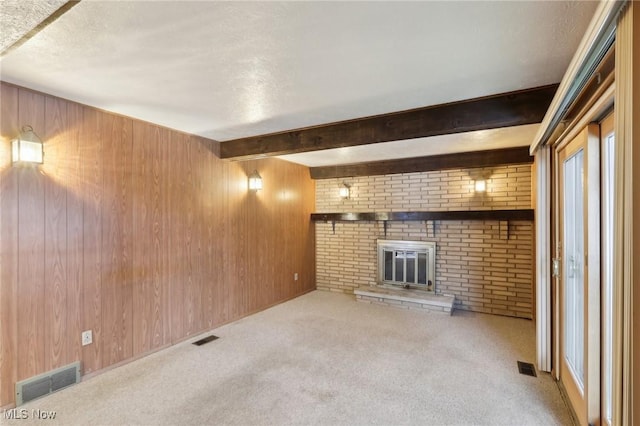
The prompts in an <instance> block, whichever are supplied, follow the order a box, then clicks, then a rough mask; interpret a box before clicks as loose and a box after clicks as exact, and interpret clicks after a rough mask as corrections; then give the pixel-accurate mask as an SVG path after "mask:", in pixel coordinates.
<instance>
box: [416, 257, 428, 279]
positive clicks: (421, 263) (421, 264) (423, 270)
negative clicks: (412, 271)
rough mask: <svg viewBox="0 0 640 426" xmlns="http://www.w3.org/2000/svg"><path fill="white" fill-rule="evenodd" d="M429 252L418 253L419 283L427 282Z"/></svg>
mask: <svg viewBox="0 0 640 426" xmlns="http://www.w3.org/2000/svg"><path fill="white" fill-rule="evenodd" d="M427 268H428V265H427V253H418V284H426V283H427Z"/></svg>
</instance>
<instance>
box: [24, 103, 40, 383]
mask: <svg viewBox="0 0 640 426" xmlns="http://www.w3.org/2000/svg"><path fill="white" fill-rule="evenodd" d="M44 117H45V113H44V96H42V95H39V94H36V93H33V92H30V91H27V90H20V91H19V94H18V119H19V122H20V123H21V126H22V125H30V126H31V127H33V129H34V130H35V132H36V133H39V134H40V135H42V133H43V132H44V129H45V118H44ZM44 187H45V177H44V176H43V175H42V174H41V173H40V172H39V170H38V168H37V167H35V166H32V165H27V166H22V167H21V168H20V170H19V173H18V190H19V194H18V215H19V220H18V239H19V240H18V280H19V284H18V306H20V309H19V310H18V341H19V342H20V344H19V345H18V380H22V379H25V378H27V377H31V376H33V375H35V374H37V373H38V372H39V371H43V369H44V366H45V346H44V344H43V342H44V339H45V324H44V320H45V317H44V312H45V310H44V307H45V303H44V300H45V292H44V264H45V257H44V253H45V245H44V240H45V211H44V208H45V206H44Z"/></svg>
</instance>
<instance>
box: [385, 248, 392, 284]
mask: <svg viewBox="0 0 640 426" xmlns="http://www.w3.org/2000/svg"><path fill="white" fill-rule="evenodd" d="M384 280H385V281H393V252H392V251H387V250H385V251H384Z"/></svg>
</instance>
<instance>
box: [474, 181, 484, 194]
mask: <svg viewBox="0 0 640 426" xmlns="http://www.w3.org/2000/svg"><path fill="white" fill-rule="evenodd" d="M475 188H476V192H485V191H486V190H487V181H485V180H477V181H476V182H475Z"/></svg>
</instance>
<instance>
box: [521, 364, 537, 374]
mask: <svg viewBox="0 0 640 426" xmlns="http://www.w3.org/2000/svg"><path fill="white" fill-rule="evenodd" d="M518 371H519V372H520V374H524V375H525V376H533V377H538V376H537V374H536V368H535V367H534V366H533V364H531V363H529V362H522V361H518Z"/></svg>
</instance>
